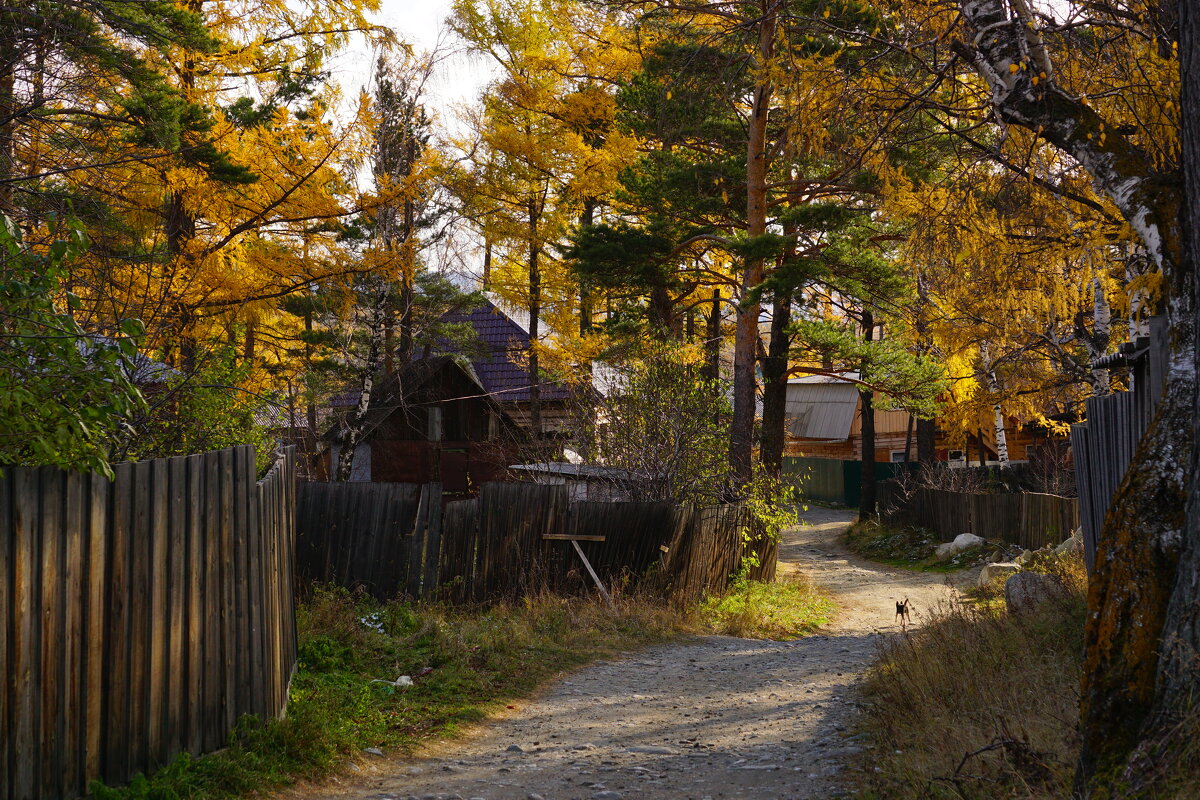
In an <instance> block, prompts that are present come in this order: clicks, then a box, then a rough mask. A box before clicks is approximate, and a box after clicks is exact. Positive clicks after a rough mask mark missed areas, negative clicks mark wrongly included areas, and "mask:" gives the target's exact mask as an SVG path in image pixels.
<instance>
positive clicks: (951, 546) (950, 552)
mask: <svg viewBox="0 0 1200 800" xmlns="http://www.w3.org/2000/svg"><path fill="white" fill-rule="evenodd" d="M985 544H987V540H986V539H984V538H983V537H982V536H976V535H975V534H973V533H960V534H959V535H958V536H955V537H954V541H953V542H945V543H944V544H939V545H938V546H937V550H935V551H934V555H935V557H936V558H937V560H938V561H949V560H950V559H952V558H954V556H956V555H958V554H959V553H961V552H962V551H963V550H970V549H971V548H972V547H981V546H983V545H985Z"/></svg>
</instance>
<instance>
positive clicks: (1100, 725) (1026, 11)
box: [953, 0, 1196, 791]
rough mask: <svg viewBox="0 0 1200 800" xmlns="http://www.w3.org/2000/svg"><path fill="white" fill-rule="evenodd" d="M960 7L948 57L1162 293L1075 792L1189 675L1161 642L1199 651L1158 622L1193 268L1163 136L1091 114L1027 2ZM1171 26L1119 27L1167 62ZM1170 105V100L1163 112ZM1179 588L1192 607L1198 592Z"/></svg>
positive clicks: (1112, 760) (1095, 626)
mask: <svg viewBox="0 0 1200 800" xmlns="http://www.w3.org/2000/svg"><path fill="white" fill-rule="evenodd" d="M1182 5H1183V6H1188V4H1186V3H1185V4H1182ZM959 9H960V11H961V12H962V15H963V19H964V20H965V22H966V24H967V32H968V35H969V38H968V39H967V40H966V41H963V40H956V41H955V42H954V45H953V48H954V52H955V53H956V54H957V55H958V56H959V57H960V58H962V59H963V60H964V61H965V62H966V63H969V64H971V65H972V66H973V67H974V69H975V71H976V72H977V73H978V75H979V76H980V77H981V78H982V79H983V81H984V82H985V84H986V87H987V90H988V92H989V95H990V96H989V100H990V104H991V107H992V108H993V109H994V111H995V113H996V115H997V117H998V119H999V120H1000V121H1001V122H1002V123H1003V124H1005V125H1009V126H1017V127H1020V128H1023V129H1025V130H1027V131H1030V132H1032V133H1034V134H1035V135H1036V136H1038V137H1040V138H1042V139H1044V140H1045V141H1047V142H1049V143H1050V144H1052V145H1054V146H1055V147H1057V148H1058V149H1059V150H1061V151H1062V152H1064V153H1065V154H1067V155H1068V156H1070V157H1071V158H1072V159H1074V161H1075V162H1077V163H1078V164H1079V165H1080V166H1081V167H1082V168H1083V169H1084V170H1086V171H1087V173H1088V175H1089V176H1090V177H1091V179H1092V181H1093V184H1094V186H1095V188H1096V191H1097V192H1098V193H1099V194H1100V195H1101V196H1102V197H1103V198H1104V199H1105V200H1106V201H1107V202H1109V203H1111V204H1112V206H1113V207H1115V208H1116V209H1117V210H1118V211H1119V213H1120V214H1121V216H1122V218H1123V219H1124V220H1125V221H1126V222H1127V223H1128V225H1129V226H1130V228H1131V229H1132V231H1133V232H1134V234H1135V235H1136V236H1137V239H1138V242H1139V244H1140V245H1141V246H1142V247H1143V248H1144V250H1145V252H1146V254H1147V256H1148V257H1149V258H1150V260H1151V262H1152V263H1153V265H1154V268H1155V270H1156V271H1157V272H1158V273H1159V274H1160V275H1161V276H1162V281H1163V286H1164V294H1165V295H1166V298H1167V299H1166V312H1167V316H1168V319H1169V322H1170V327H1171V351H1170V357H1169V369H1168V375H1167V387H1166V392H1165V395H1164V397H1163V398H1162V402H1161V404H1160V406H1159V410H1158V412H1157V414H1156V416H1155V418H1154V420H1153V421H1152V423H1151V425H1150V428H1149V430H1148V431H1147V432H1146V435H1145V437H1144V438H1143V440H1142V443H1141V445H1140V447H1139V449H1138V452H1137V455H1136V457H1135V458H1134V461H1133V463H1132V464H1131V465H1130V468H1129V472H1128V473H1127V474H1126V476H1125V479H1124V481H1123V482H1122V484H1121V487H1120V489H1119V490H1118V492H1117V494H1116V497H1115V498H1114V501H1113V504H1112V507H1111V508H1110V511H1109V514H1108V517H1107V519H1106V520H1105V524H1104V529H1103V532H1102V535H1101V541H1100V546H1099V550H1098V553H1097V563H1096V571H1095V573H1094V575H1093V577H1092V588H1091V591H1090V596H1089V606H1090V608H1091V610H1092V613H1091V614H1089V617H1088V624H1087V632H1086V640H1087V656H1086V663H1085V672H1084V678H1083V686H1082V702H1081V714H1082V720H1081V733H1082V738H1083V752H1082V756H1081V765H1080V773H1079V788H1080V790H1081V791H1082V790H1086V789H1087V787H1088V786H1089V785H1090V782H1091V781H1092V779H1093V778H1094V777H1095V776H1096V775H1104V776H1105V777H1108V776H1111V775H1113V774H1115V773H1116V772H1118V771H1119V770H1120V769H1121V768H1122V767H1123V765H1124V764H1126V763H1127V759H1128V758H1129V756H1130V754H1131V752H1133V751H1134V750H1135V748H1136V747H1137V746H1138V744H1139V742H1143V741H1145V740H1146V738H1147V736H1148V734H1149V733H1150V731H1149V730H1148V729H1147V728H1146V727H1144V726H1145V725H1146V723H1147V720H1148V718H1149V717H1148V715H1149V710H1150V709H1151V708H1152V707H1153V706H1154V705H1155V702H1156V701H1158V702H1159V705H1160V708H1161V707H1162V704H1163V703H1164V702H1166V703H1167V704H1168V706H1169V703H1170V701H1169V700H1167V698H1169V697H1172V696H1177V693H1178V690H1179V689H1180V681H1182V680H1184V679H1185V678H1186V677H1187V676H1185V674H1184V673H1183V672H1181V671H1179V670H1175V671H1171V670H1170V668H1169V667H1168V666H1167V665H1169V664H1172V663H1174V664H1180V663H1183V659H1178V658H1172V657H1168V658H1167V659H1166V660H1164V661H1162V663H1161V664H1160V660H1161V659H1160V655H1162V654H1163V645H1164V643H1166V644H1167V646H1168V654H1170V653H1176V652H1180V651H1187V650H1189V649H1190V650H1191V652H1192V653H1195V652H1196V650H1195V644H1196V641H1195V637H1194V635H1193V634H1191V633H1190V632H1188V631H1187V629H1186V626H1185V627H1184V628H1179V627H1177V626H1175V625H1172V626H1171V627H1169V628H1168V627H1167V626H1166V623H1167V620H1168V618H1169V615H1168V611H1169V609H1170V608H1172V607H1176V608H1177V607H1178V606H1179V601H1178V600H1177V601H1176V602H1175V603H1174V605H1173V604H1172V597H1173V595H1175V594H1176V589H1177V587H1178V586H1180V584H1179V582H1178V581H1177V572H1178V570H1179V565H1180V563H1181V562H1180V552H1181V548H1182V547H1183V545H1184V542H1185V541H1190V539H1191V536H1190V535H1189V531H1188V530H1187V528H1186V525H1185V517H1184V513H1183V509H1184V501H1185V498H1186V497H1187V485H1186V475H1187V469H1188V468H1189V467H1190V465H1191V463H1192V450H1193V445H1192V439H1191V438H1190V437H1186V436H1184V437H1181V436H1180V435H1179V431H1181V430H1190V429H1191V426H1192V420H1193V416H1192V415H1193V412H1192V407H1193V399H1192V398H1193V397H1194V392H1195V373H1196V367H1195V356H1196V353H1195V329H1196V325H1195V319H1194V316H1195V306H1194V298H1193V289H1192V281H1193V274H1192V265H1191V263H1190V261H1189V260H1188V259H1187V258H1186V256H1185V252H1184V246H1183V237H1182V232H1181V230H1180V227H1179V213H1180V209H1181V204H1182V201H1183V198H1182V196H1181V192H1180V191H1179V183H1178V173H1177V172H1176V170H1175V168H1174V164H1173V163H1172V160H1171V159H1165V160H1164V159H1162V158H1156V153H1155V152H1154V149H1153V148H1155V147H1161V146H1162V144H1163V143H1162V142H1161V141H1160V142H1155V141H1154V139H1153V134H1154V133H1156V131H1139V130H1138V128H1137V127H1133V128H1128V129H1127V128H1124V127H1123V126H1122V125H1120V124H1117V123H1114V121H1113V119H1112V118H1111V116H1112V115H1113V113H1114V109H1113V108H1111V107H1110V108H1107V109H1103V111H1104V112H1105V113H1102V110H1101V109H1098V108H1097V107H1095V106H1094V105H1093V104H1092V103H1091V102H1089V100H1088V98H1087V97H1086V95H1084V94H1081V93H1080V92H1079V91H1078V89H1075V90H1074V91H1073V90H1072V88H1071V87H1070V83H1071V79H1072V78H1073V77H1074V78H1078V74H1077V73H1076V74H1073V73H1072V70H1071V66H1070V61H1069V59H1070V58H1071V52H1070V51H1069V50H1068V51H1062V52H1060V53H1059V54H1058V55H1059V57H1060V58H1059V61H1058V62H1057V63H1056V59H1055V57H1054V56H1052V48H1051V47H1050V46H1049V45H1048V38H1047V27H1048V26H1047V25H1046V23H1045V21H1044V20H1043V19H1041V18H1038V17H1035V15H1034V14H1033V13H1032V11H1031V9H1030V7H1029V6H1028V4H1027V3H1026V2H1025V0H1010V2H1008V3H1005V2H1004V0H962V1H961V2H960V3H959ZM1106 13H1107V14H1111V16H1110V17H1109V19H1111V20H1112V24H1113V25H1114V27H1117V26H1124V25H1125V22H1124V19H1123V18H1122V17H1121V13H1122V12H1121V11H1120V9H1117V8H1116V7H1115V6H1114V7H1107V6H1100V5H1098V6H1097V7H1096V8H1095V9H1094V17H1095V20H1094V21H1093V24H1100V25H1103V23H1104V17H1105V14H1106ZM1160 23H1161V24H1160ZM1172 23H1173V4H1161V5H1157V6H1155V7H1154V8H1153V10H1152V13H1149V14H1145V15H1143V17H1142V19H1140V20H1138V21H1137V24H1136V25H1135V26H1134V28H1133V29H1132V32H1131V33H1130V34H1129V35H1130V36H1131V37H1132V38H1133V39H1135V40H1136V41H1135V44H1134V47H1135V48H1138V49H1140V53H1139V56H1140V57H1141V58H1142V59H1143V61H1145V62H1146V63H1148V64H1149V65H1150V67H1151V68H1153V66H1154V64H1153V62H1154V60H1155V59H1156V58H1157V59H1159V60H1160V61H1166V62H1167V63H1171V62H1173V61H1174V53H1173V52H1171V49H1172V45H1171V43H1172V42H1173V41H1174V39H1175V33H1174V29H1173V24H1172ZM1127 30H1128V29H1127ZM1163 41H1165V42H1166V43H1167V47H1166V52H1162V44H1163ZM1064 64H1066V67H1065V69H1064ZM1160 74H1161V73H1160ZM1064 75H1065V76H1066V80H1067V83H1064V82H1063V80H1062V76H1064ZM1170 106H1171V103H1170V102H1169V101H1168V103H1167V109H1168V111H1169V110H1170ZM1118 113H1119V112H1118ZM1139 133H1140V134H1141V135H1140V136H1139V135H1138V134H1139ZM1167 145H1168V147H1169V142H1168V143H1167ZM1185 585H1186V582H1185ZM1183 591H1184V594H1185V596H1187V597H1188V599H1189V602H1192V603H1194V602H1195V599H1196V597H1195V595H1194V594H1191V595H1187V590H1186V589H1184V590H1183ZM1192 591H1194V588H1193V589H1192ZM1170 618H1171V619H1172V620H1174V619H1176V617H1170ZM1175 634H1179V636H1178V637H1177V638H1175V639H1166V640H1164V635H1167V636H1174V635H1175ZM1163 668H1167V669H1168V672H1166V673H1163V672H1162V671H1161V670H1162V669H1163ZM1135 766H1136V762H1135Z"/></svg>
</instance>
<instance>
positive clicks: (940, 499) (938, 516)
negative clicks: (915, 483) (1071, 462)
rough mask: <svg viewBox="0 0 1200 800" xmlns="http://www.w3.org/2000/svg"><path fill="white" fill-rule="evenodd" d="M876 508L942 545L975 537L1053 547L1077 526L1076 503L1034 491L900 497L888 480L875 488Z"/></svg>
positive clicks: (929, 491) (1033, 547)
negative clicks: (960, 536)
mask: <svg viewBox="0 0 1200 800" xmlns="http://www.w3.org/2000/svg"><path fill="white" fill-rule="evenodd" d="M880 509H881V512H880V514H881V516H882V517H883V518H884V519H886V520H887V521H889V522H893V523H898V524H908V525H919V526H921V527H922V528H928V529H929V530H931V531H934V532H935V533H937V534H938V535H939V536H940V537H941V538H942V539H943V540H945V541H949V540H951V539H953V538H954V537H955V536H957V535H958V534H960V533H974V534H975V535H977V536H982V537H984V538H985V539H1001V540H1004V541H1007V542H1012V543H1014V544H1019V545H1021V546H1022V547H1025V548H1028V549H1031V550H1036V549H1037V548H1039V547H1044V546H1045V545H1048V544H1058V543H1059V542H1061V541H1063V540H1064V539H1066V538H1067V537H1068V536H1070V535H1071V531H1073V530H1074V529H1075V528H1077V527H1079V503H1078V501H1077V500H1076V499H1075V498H1074V497H1059V496H1057V495H1051V494H1038V493H1036V492H999V493H994V494H977V493H969V492H951V491H945V490H942V489H916V490H913V491H911V492H909V493H908V494H904V493H902V492H900V490H899V488H898V487H897V485H896V484H895V483H894V482H892V481H888V482H886V483H883V484H880Z"/></svg>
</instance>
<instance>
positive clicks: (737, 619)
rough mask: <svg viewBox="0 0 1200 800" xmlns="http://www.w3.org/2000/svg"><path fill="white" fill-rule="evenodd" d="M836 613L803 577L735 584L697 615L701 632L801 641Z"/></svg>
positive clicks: (820, 593) (831, 601)
mask: <svg viewBox="0 0 1200 800" xmlns="http://www.w3.org/2000/svg"><path fill="white" fill-rule="evenodd" d="M836 610H837V606H836V604H834V602H833V600H831V599H830V598H829V596H828V595H826V594H824V593H823V592H821V591H819V590H818V589H817V588H816V587H815V586H813V585H812V583H811V582H810V581H809V580H808V579H807V578H806V577H804V576H802V575H795V576H789V577H787V578H781V579H780V580H778V581H776V582H775V583H761V582H759V581H749V580H744V579H743V580H739V581H736V582H735V583H734V585H733V587H732V588H731V589H730V591H729V592H728V593H727V594H725V595H724V596H723V597H716V598H710V599H709V600H707V601H705V602H704V603H702V604H701V606H700V608H699V609H697V611H696V619H697V622H698V624H699V627H700V628H701V630H704V631H707V632H710V633H719V634H724V635H726V636H741V637H743V638H747V639H775V640H788V639H798V638H800V637H801V636H804V635H806V634H809V633H812V632H813V631H814V630H816V629H817V628H819V627H820V626H822V625H825V624H827V623H828V622H829V621H830V620H831V619H832V618H833V614H834V612H835V611H836Z"/></svg>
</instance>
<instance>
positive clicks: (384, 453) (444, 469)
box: [371, 439, 516, 497]
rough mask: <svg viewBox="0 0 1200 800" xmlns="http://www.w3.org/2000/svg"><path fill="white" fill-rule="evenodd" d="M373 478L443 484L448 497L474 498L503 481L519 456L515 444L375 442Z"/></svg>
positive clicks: (372, 465) (376, 440)
mask: <svg viewBox="0 0 1200 800" xmlns="http://www.w3.org/2000/svg"><path fill="white" fill-rule="evenodd" d="M372 443H373V445H374V447H373V448H372V456H373V457H372V461H371V474H372V479H373V480H375V481H379V482H383V483H429V482H430V481H440V482H441V483H442V491H443V492H444V493H445V494H446V495H453V496H460V497H463V496H473V495H475V494H476V493H477V492H478V491H479V487H480V486H481V485H482V484H484V483H487V482H489V481H499V480H503V479H504V476H505V473H506V470H507V467H508V465H509V464H511V463H512V460H513V459H514V458H515V457H516V448H515V447H513V446H512V445H507V444H501V443H493V442H448V441H447V442H418V441H411V440H388V439H374V440H373V442H372Z"/></svg>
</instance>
